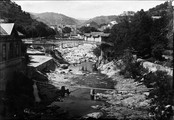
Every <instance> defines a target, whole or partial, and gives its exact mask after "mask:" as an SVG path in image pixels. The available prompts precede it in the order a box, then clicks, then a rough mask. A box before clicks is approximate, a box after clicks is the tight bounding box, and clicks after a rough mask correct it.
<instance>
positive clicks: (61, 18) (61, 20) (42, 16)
mask: <svg viewBox="0 0 174 120" xmlns="http://www.w3.org/2000/svg"><path fill="white" fill-rule="evenodd" d="M31 14H32V17H33V18H36V19H37V20H38V21H41V22H44V23H46V24H47V25H56V24H64V25H77V24H79V23H80V21H79V20H77V19H74V18H71V17H68V16H65V15H63V14H58V13H53V12H45V13H37V14H33V13H31Z"/></svg>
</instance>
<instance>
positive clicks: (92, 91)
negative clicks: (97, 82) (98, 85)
mask: <svg viewBox="0 0 174 120" xmlns="http://www.w3.org/2000/svg"><path fill="white" fill-rule="evenodd" d="M94 95H95V89H91V90H90V97H91V100H94Z"/></svg>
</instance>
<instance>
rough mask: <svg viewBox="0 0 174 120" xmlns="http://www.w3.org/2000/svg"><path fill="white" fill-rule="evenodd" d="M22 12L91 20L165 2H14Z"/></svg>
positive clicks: (127, 0) (77, 0)
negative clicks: (48, 13)
mask: <svg viewBox="0 0 174 120" xmlns="http://www.w3.org/2000/svg"><path fill="white" fill-rule="evenodd" d="M12 1H14V2H15V3H16V4H18V5H20V6H21V7H22V10H24V11H26V12H33V13H43V12H55V13H61V14H64V15H66V16H69V17H73V18H76V19H90V18H93V17H96V16H101V15H104V16H106V15H119V14H121V13H123V11H135V12H136V11H139V10H141V9H144V10H145V11H146V10H148V9H149V8H152V7H155V6H156V5H159V4H161V3H164V2H165V0H163V1H157V0H156V1H151V0H146V1H138V0H137V1H132V0H122V1H118V0H108V1H106V0H94V1H92V0H81V1H80V0H64V1H60V0H59V1H56V0H51V1H49V0H37V1H36V0H30V1H29V0H12Z"/></svg>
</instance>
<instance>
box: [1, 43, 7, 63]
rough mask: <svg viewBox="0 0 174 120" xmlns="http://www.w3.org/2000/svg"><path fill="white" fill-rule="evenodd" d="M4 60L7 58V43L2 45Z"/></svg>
mask: <svg viewBox="0 0 174 120" xmlns="http://www.w3.org/2000/svg"><path fill="white" fill-rule="evenodd" d="M2 60H3V61H5V60H6V44H3V45H2Z"/></svg>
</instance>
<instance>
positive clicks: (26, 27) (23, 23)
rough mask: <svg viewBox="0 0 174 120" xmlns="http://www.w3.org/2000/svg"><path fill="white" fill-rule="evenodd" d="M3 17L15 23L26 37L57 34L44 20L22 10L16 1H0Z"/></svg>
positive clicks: (0, 10) (0, 11)
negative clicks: (34, 17) (32, 16)
mask: <svg viewBox="0 0 174 120" xmlns="http://www.w3.org/2000/svg"><path fill="white" fill-rule="evenodd" d="M0 13H1V19H4V20H5V21H6V22H13V23H15V25H16V26H15V27H16V29H17V30H18V31H19V32H21V33H23V34H25V36H26V37H38V36H39V37H41V36H49V35H52V34H55V31H54V30H53V29H51V28H49V27H48V26H47V25H45V24H44V23H42V22H38V21H37V20H35V19H32V18H31V16H30V14H29V13H27V12H25V11H22V9H21V6H19V5H17V4H16V3H14V2H11V1H10V0H9V1H1V2H0Z"/></svg>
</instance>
